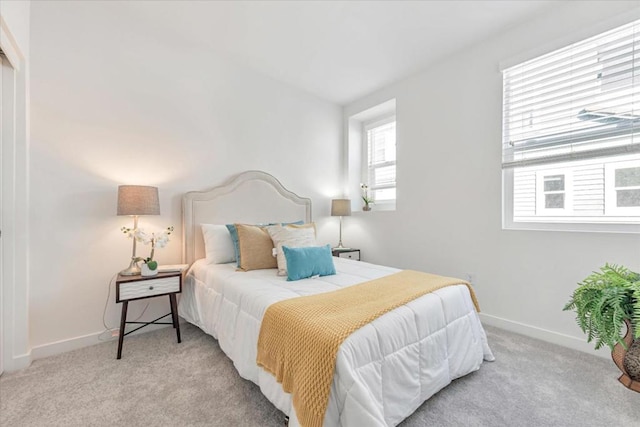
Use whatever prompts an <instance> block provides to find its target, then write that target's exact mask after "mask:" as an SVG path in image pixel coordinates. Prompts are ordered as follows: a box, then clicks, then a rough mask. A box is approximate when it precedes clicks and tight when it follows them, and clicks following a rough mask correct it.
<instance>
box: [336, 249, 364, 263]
mask: <svg viewBox="0 0 640 427" xmlns="http://www.w3.org/2000/svg"><path fill="white" fill-rule="evenodd" d="M331 255H333V256H335V257H338V258H349V259H353V260H356V261H360V249H353V248H348V249H347V248H344V249H336V248H333V249H331Z"/></svg>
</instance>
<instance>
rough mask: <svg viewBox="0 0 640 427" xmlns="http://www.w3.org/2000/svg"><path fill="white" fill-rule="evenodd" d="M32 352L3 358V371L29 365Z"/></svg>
mask: <svg viewBox="0 0 640 427" xmlns="http://www.w3.org/2000/svg"><path fill="white" fill-rule="evenodd" d="M32 357H33V352H29V353H26V354H21V355H20V356H14V357H12V358H11V359H10V360H7V359H5V360H3V361H2V362H3V366H2V369H3V372H14V371H19V370H20V369H24V368H27V367H28V366H29V365H31V362H32Z"/></svg>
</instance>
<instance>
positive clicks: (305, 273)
mask: <svg viewBox="0 0 640 427" xmlns="http://www.w3.org/2000/svg"><path fill="white" fill-rule="evenodd" d="M282 250H283V252H284V256H285V258H286V260H287V280H289V281H294V280H300V279H307V278H309V277H312V276H330V275H332V274H336V267H335V266H334V265H333V256H332V255H331V246H330V245H325V246H307V247H303V248H290V247H289V246H283V247H282Z"/></svg>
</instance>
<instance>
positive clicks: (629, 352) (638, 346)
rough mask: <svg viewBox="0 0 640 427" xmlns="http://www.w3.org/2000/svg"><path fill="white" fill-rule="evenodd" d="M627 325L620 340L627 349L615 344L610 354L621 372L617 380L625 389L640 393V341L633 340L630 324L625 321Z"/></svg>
mask: <svg viewBox="0 0 640 427" xmlns="http://www.w3.org/2000/svg"><path fill="white" fill-rule="evenodd" d="M625 323H626V325H627V334H626V335H625V336H624V338H623V339H622V340H623V341H624V342H625V344H626V345H627V348H626V349H625V348H624V346H622V345H621V344H616V345H615V347H614V348H613V351H612V352H611V357H612V358H613V361H614V362H615V364H616V366H618V368H619V369H620V370H621V371H622V375H621V376H620V378H618V381H620V382H621V383H622V384H623V385H624V386H625V387H627V388H629V389H631V390H633V391H637V392H638V393H640V377H639V376H638V375H639V374H640V340H635V341H634V340H633V330H632V329H631V323H629V321H628V320H626V321H625Z"/></svg>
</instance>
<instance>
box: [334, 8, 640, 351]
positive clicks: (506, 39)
mask: <svg viewBox="0 0 640 427" xmlns="http://www.w3.org/2000/svg"><path fill="white" fill-rule="evenodd" d="M637 12H640V4H639V3H638V2H568V3H565V4H563V5H560V6H558V7H557V8H556V9H555V10H554V11H553V13H552V14H549V15H545V16H540V17H539V18H538V19H536V20H535V21H532V22H530V23H528V24H527V25H523V26H520V27H518V28H513V29H511V30H510V31H509V32H508V33H505V34H503V35H502V36H500V37H497V38H495V39H493V40H491V41H488V42H485V43H483V44H480V45H478V46H476V47H475V48H473V49H469V50H466V51H464V52H460V53H458V54H456V55H453V56H451V57H450V58H449V59H448V60H446V61H443V62H442V63H440V64H438V65H437V66H435V67H432V68H431V69H429V70H427V71H425V72H423V73H421V74H419V75H416V76H413V77H411V78H409V79H406V80H404V81H401V82H399V83H397V84H395V85H393V86H391V87H388V88H385V89H384V90H381V91H379V92H377V93H374V94H372V95H370V96H368V97H366V98H364V99H361V100H358V101H356V102H354V103H352V104H350V105H348V106H346V108H345V111H344V117H345V120H346V119H347V118H348V117H350V116H352V115H353V114H356V113H358V112H360V111H362V110H364V109H366V108H369V107H371V106H372V105H375V104H376V103H379V102H382V101H386V100H387V99H390V98H396V105H397V129H398V135H397V136H398V148H397V150H398V156H397V159H398V160H397V165H398V172H397V173H398V190H397V191H398V200H397V210H396V211H395V212H375V211H373V212H370V213H363V212H360V213H357V214H355V215H354V216H352V217H350V218H348V219H347V220H346V221H345V230H344V232H343V236H344V239H343V241H344V242H345V244H346V245H350V246H353V247H358V248H360V249H362V256H363V258H364V259H365V260H366V261H371V262H375V263H381V264H389V265H393V266H398V267H403V268H413V269H420V270H426V271H431V272H435V273H440V274H444V275H453V276H458V277H463V278H466V277H467V276H466V274H467V273H474V274H475V283H474V284H475V287H476V290H477V293H478V296H479V300H480V305H481V307H482V310H483V313H484V314H485V316H484V318H483V319H484V320H485V321H487V322H490V323H494V324H497V325H501V326H503V327H508V328H511V329H513V330H516V331H520V332H524V333H527V334H529V335H533V336H537V337H541V338H544V339H547V340H550V341H555V342H558V343H562V344H564V345H567V346H571V347H574V348H579V349H583V350H584V349H589V348H591V347H592V346H591V345H587V344H584V341H585V338H584V335H583V334H582V333H581V331H580V330H579V329H578V327H577V326H576V325H575V322H574V315H573V314H572V313H569V312H563V311H562V307H563V305H564V304H565V303H566V301H567V300H568V298H569V296H570V294H571V293H572V291H573V289H574V288H575V286H576V283H577V282H578V281H580V280H581V279H583V278H584V277H586V276H587V275H589V274H590V273H591V272H592V271H593V270H595V269H597V268H598V267H600V266H601V265H603V264H604V263H605V262H610V263H617V264H623V265H626V266H628V267H629V268H631V269H634V270H636V271H640V236H639V235H637V234H635V235H634V234H609V233H577V232H574V233H569V232H539V231H505V230H502V229H501V189H502V180H501V168H500V163H501V126H502V122H501V115H502V76H501V73H500V71H499V63H500V62H501V61H504V60H507V59H510V58H513V57H515V56H520V55H522V54H523V53H526V52H530V51H531V50H536V51H538V52H539V53H541V50H544V49H541V48H543V47H544V46H549V44H550V43H551V44H553V43H555V42H557V41H558V40H567V41H574V40H570V39H571V37H575V36H577V35H578V34H584V32H585V29H591V30H593V29H594V26H595V27H598V26H599V27H600V29H604V28H605V27H606V26H607V25H612V23H613V22H614V21H615V22H620V21H621V20H625V19H626V20H627V21H630V20H631V19H632V15H633V16H636V18H637V17H638V16H640V15H638V13H637ZM609 17H613V20H612V21H609V20H608V18H609ZM556 47H560V46H556ZM351 196H352V197H356V196H357V195H353V194H352V195H351Z"/></svg>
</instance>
